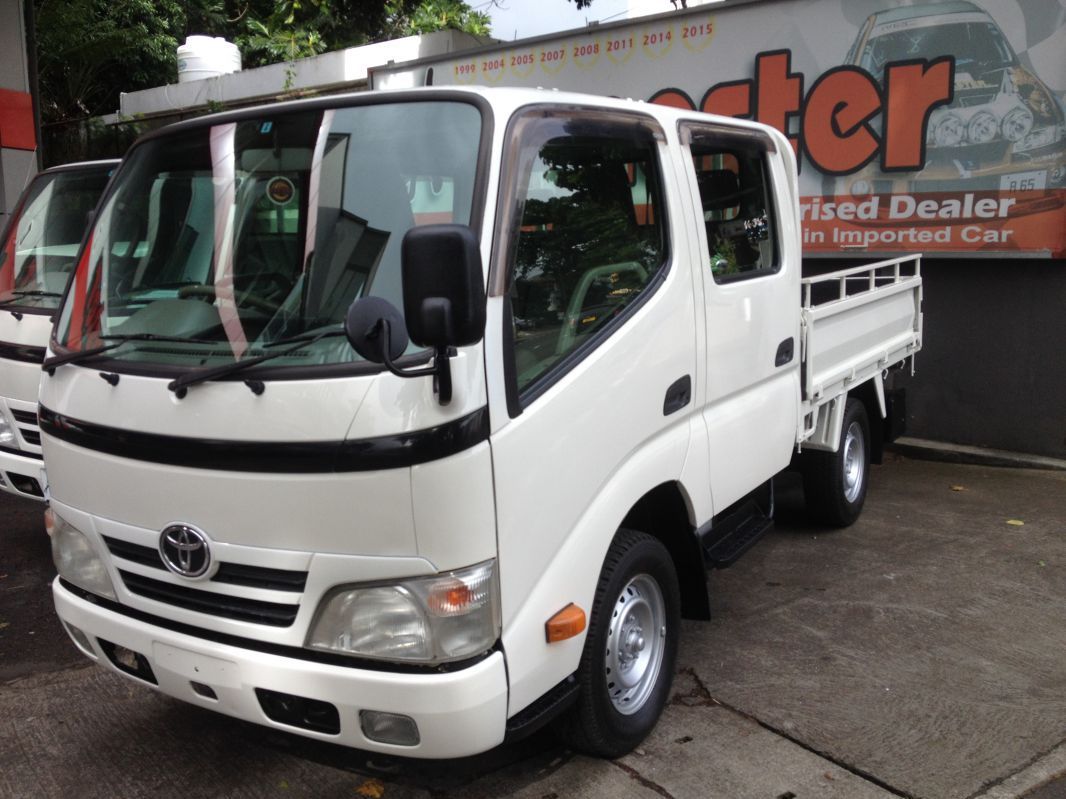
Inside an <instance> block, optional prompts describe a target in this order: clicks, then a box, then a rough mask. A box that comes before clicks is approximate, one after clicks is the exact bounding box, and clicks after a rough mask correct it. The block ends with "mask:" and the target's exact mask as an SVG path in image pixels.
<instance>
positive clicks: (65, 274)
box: [0, 160, 118, 500]
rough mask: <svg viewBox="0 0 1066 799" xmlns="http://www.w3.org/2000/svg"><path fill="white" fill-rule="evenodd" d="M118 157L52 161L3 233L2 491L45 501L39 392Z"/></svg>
mask: <svg viewBox="0 0 1066 799" xmlns="http://www.w3.org/2000/svg"><path fill="white" fill-rule="evenodd" d="M117 166H118V161H117V160H109V161H85V162H80V163H72V164H65V165H63V166H58V167H52V168H51V169H46V170H45V171H43V172H41V173H40V174H38V175H37V176H36V177H35V178H34V179H33V180H32V181H31V182H30V184H29V185H28V186H27V187H26V189H25V191H23V193H22V196H21V197H20V198H19V202H18V204H17V205H16V207H15V211H14V213H13V214H12V216H11V219H10V220H9V221H8V223H7V226H6V227H5V229H4V231H3V233H2V234H0V236H2V237H0V490H3V491H7V492H9V493H13V494H17V495H18V496H21V497H26V498H31V499H37V500H43V499H44V495H45V487H46V484H45V480H44V472H43V461H42V456H41V435H40V431H39V429H38V427H37V391H38V384H39V383H40V377H41V362H42V361H43V360H44V353H45V347H47V346H48V338H49V336H50V335H51V332H52V317H53V315H54V314H55V312H56V311H57V310H58V308H59V300H60V298H61V297H62V296H63V289H64V288H65V287H66V283H67V279H68V278H69V277H70V275H71V273H72V272H73V271H74V260H75V256H76V255H77V253H78V245H79V244H80V243H81V239H82V235H83V234H84V233H85V228H86V226H87V225H88V224H89V222H90V219H91V216H92V211H93V209H94V208H95V207H96V203H97V201H98V200H99V199H100V195H101V194H103V191H104V187H105V186H106V185H107V181H108V179H109V178H110V176H111V174H112V173H113V172H114V171H115V167H117Z"/></svg>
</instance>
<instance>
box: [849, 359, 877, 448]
mask: <svg viewBox="0 0 1066 799" xmlns="http://www.w3.org/2000/svg"><path fill="white" fill-rule="evenodd" d="M848 396H849V397H853V398H854V399H857V400H858V401H859V402H861V403H862V404H863V407H864V408H866V421H867V422H868V423H869V425H870V441H869V444H870V462H871V463H878V464H879V463H881V461H882V459H883V458H884V453H885V388H884V382H883V381H882V380H881V375H880V374H876V375H874V376H873V377H872V378H870V379H869V380H867V381H865V382H863V383H861V384H860V385H858V386H856V387H855V388H853V389H852V390H851V391H849V392H848Z"/></svg>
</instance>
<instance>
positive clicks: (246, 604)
mask: <svg viewBox="0 0 1066 799" xmlns="http://www.w3.org/2000/svg"><path fill="white" fill-rule="evenodd" d="M119 574H120V575H121V576H122V582H123V583H125V584H126V588H127V589H129V591H130V592H131V593H133V594H137V595H138V596H143V597H144V598H146V599H154V600H155V601H156V602H165V603H166V604H168V605H176V606H177V607H179V608H185V609H186V610H194V611H196V612H198V613H208V614H210V615H212V616H224V617H225V618H228V619H236V620H238V621H250V622H253V623H255V624H268V625H270V626H272V627H288V626H290V625H291V624H292V623H293V621H295V620H296V613H297V611H299V609H300V606H299V605H282V604H280V603H277V602H262V601H260V600H257V599H245V598H243V597H237V596H230V595H228V594H215V593H212V592H211V591H200V590H198V589H196V588H186V587H185V586H181V585H172V584H171V583H164V582H162V581H160V580H153V579H151V578H150V577H142V576H141V575H139V574H134V573H133V572H128V571H123V570H121V569H120V570H119Z"/></svg>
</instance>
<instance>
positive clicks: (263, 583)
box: [103, 535, 307, 592]
mask: <svg viewBox="0 0 1066 799" xmlns="http://www.w3.org/2000/svg"><path fill="white" fill-rule="evenodd" d="M103 539H104V543H105V544H107V548H108V549H109V550H111V554H112V555H114V556H115V557H116V558H122V559H123V560H128V561H132V562H133V563H139V564H141V565H142V566H151V567H152V568H153V569H164V570H165V569H166V566H164V565H163V559H162V558H161V557H160V556H159V551H158V550H156V549H153V548H152V547H146V546H142V545H141V544H133V543H130V542H129V541H122V540H121V539H118V538H111V537H110V536H106V535H105V536H103ZM211 582H215V583H229V584H230V585H244V586H248V587H249V588H268V589H270V590H272V591H296V592H299V591H303V590H304V586H305V585H306V584H307V572H302V571H292V570H289V569H269V568H266V567H265V566H248V565H245V564H243V563H225V562H223V563H220V564H219V566H218V571H217V572H215V575H214V577H212V578H211Z"/></svg>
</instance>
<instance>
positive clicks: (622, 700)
mask: <svg viewBox="0 0 1066 799" xmlns="http://www.w3.org/2000/svg"><path fill="white" fill-rule="evenodd" d="M665 651H666V603H665V602H664V601H663V592H662V589H660V588H659V583H657V582H656V581H655V579H654V578H652V577H651V576H650V575H647V574H638V575H637V576H636V577H634V578H633V579H632V580H630V581H629V582H628V583H626V586H625V588H623V589H622V591H621V593H619V595H618V598H617V599H616V600H615V602H614V607H613V608H612V609H611V621H610V627H609V628H608V631H607V651H606V659H605V664H604V670H605V676H606V678H607V695H608V696H609V697H610V698H611V704H612V705H614V709H615V710H617V711H618V712H619V713H621V714H623V715H626V716H629V715H632V714H633V713H636V712H638V711H639V710H640V709H641V708H642V707H644V705H645V704H647V702H648V698H649V697H650V696H651V694H652V690H653V689H654V688H655V684H656V683H657V682H658V679H659V669H660V667H661V666H662V662H663V653H664V652H665Z"/></svg>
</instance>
